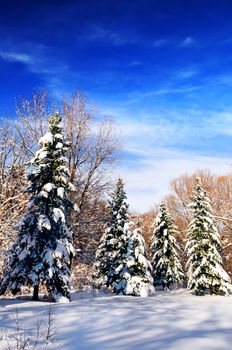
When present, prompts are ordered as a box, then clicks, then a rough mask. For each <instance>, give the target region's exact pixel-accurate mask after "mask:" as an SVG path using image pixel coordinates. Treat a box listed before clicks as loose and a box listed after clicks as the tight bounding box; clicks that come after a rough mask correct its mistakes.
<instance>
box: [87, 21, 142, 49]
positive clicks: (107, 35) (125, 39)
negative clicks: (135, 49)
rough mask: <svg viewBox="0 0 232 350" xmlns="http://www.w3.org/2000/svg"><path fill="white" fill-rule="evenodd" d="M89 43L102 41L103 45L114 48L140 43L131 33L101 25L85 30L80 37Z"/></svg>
mask: <svg viewBox="0 0 232 350" xmlns="http://www.w3.org/2000/svg"><path fill="white" fill-rule="evenodd" d="M80 38H82V39H83V40H85V41H86V40H87V41H92V42H94V41H96V42H99V41H101V42H102V43H103V44H107V45H108V44H111V45H113V46H124V45H128V44H135V43H137V42H138V40H139V39H138V37H137V36H136V35H135V34H134V33H131V32H125V31H120V30H116V29H112V28H109V27H104V26H100V25H91V26H89V27H86V28H85V32H84V33H83V34H82V36H80Z"/></svg>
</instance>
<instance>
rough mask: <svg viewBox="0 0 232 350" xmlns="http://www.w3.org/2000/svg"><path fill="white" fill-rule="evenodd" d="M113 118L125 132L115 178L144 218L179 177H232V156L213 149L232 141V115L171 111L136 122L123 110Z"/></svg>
mask: <svg viewBox="0 0 232 350" xmlns="http://www.w3.org/2000/svg"><path fill="white" fill-rule="evenodd" d="M107 114H111V115H112V116H115V120H116V124H117V125H118V126H119V127H120V129H121V131H122V137H123V150H124V152H125V157H124V160H123V162H122V163H121V165H120V167H119V168H118V169H117V170H116V172H115V176H118V175H121V176H122V177H123V178H124V180H125V182H126V190H127V194H128V200H129V202H130V204H131V208H132V209H134V210H137V211H140V212H144V211H146V210H148V209H149V208H150V207H152V206H153V205H154V204H156V203H159V202H160V201H161V200H162V198H163V197H164V196H165V195H167V194H168V193H169V191H170V188H169V183H170V181H171V180H172V179H173V178H175V177H178V176H181V175H183V174H186V173H188V174H192V173H194V172H195V171H197V170H198V169H205V168H207V169H210V170H211V171H212V172H213V173H216V174H219V175H220V174H227V173H229V172H230V164H231V157H230V155H227V154H224V153H223V150H221V151H220V150H219V149H215V148H214V147H213V146H210V144H211V141H212V140H213V139H214V138H215V137H220V136H223V135H231V136H232V127H231V125H232V113H230V112H229V111H228V112H224V113H216V112H212V111H203V110H202V111H199V110H189V111H186V110H182V111H179V112H177V111H175V112H173V111H170V110H166V111H163V113H162V114H158V113H154V114H151V115H150V114H147V113H144V112H141V113H138V114H137V115H136V118H135V117H134V115H133V114H130V112H129V110H123V108H122V107H121V109H119V110H117V109H115V110H113V109H111V110H108V112H107ZM203 140H204V141H203ZM204 142H206V143H205V144H208V145H209V147H208V149H205V147H204V145H205V144H204ZM196 144H197V146H198V147H195V146H196ZM193 145H195V146H193ZM201 145H202V147H201ZM192 146H193V147H192ZM191 149H195V151H191Z"/></svg>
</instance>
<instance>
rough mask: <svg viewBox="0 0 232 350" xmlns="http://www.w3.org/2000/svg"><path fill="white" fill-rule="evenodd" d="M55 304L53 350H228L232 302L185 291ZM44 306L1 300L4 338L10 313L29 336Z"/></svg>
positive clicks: (10, 322) (79, 298)
mask: <svg viewBox="0 0 232 350" xmlns="http://www.w3.org/2000/svg"><path fill="white" fill-rule="evenodd" d="M72 297H73V298H72V299H73V301H72V302H71V303H69V304H56V305H55V309H54V317H55V322H56V328H57V335H56V340H55V342H53V343H52V344H50V346H49V349H53V350H56V349H57V350H58V349H60V350H61V349H62V350H87V349H88V350H100V349H101V350H103V349H105V350H115V349H117V350H177V349H178V350H196V349H197V350H230V349H231V348H232V345H231V344H232V298H231V297H221V296H202V297H199V296H193V295H190V294H188V293H187V292H186V291H185V290H179V291H172V292H157V293H156V295H155V296H152V297H148V298H140V297H130V296H112V295H110V294H107V295H99V296H93V295H83V294H74V295H73V296H72ZM48 305H49V304H48V303H45V302H31V301H25V300H19V299H13V300H7V299H0V333H1V342H0V349H1V350H3V349H4V348H5V345H4V344H5V343H4V341H3V340H2V335H3V334H4V333H5V331H6V330H8V331H10V332H11V331H12V330H13V329H14V327H15V321H14V320H13V314H14V313H15V310H16V309H18V313H19V318H20V319H21V321H22V324H23V326H24V328H25V329H26V330H28V331H30V330H32V328H33V327H34V328H35V327H36V322H37V319H38V318H39V319H40V320H41V322H42V320H43V322H44V324H45V322H46V320H47V308H48Z"/></svg>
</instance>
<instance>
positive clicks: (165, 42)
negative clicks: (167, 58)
mask: <svg viewBox="0 0 232 350" xmlns="http://www.w3.org/2000/svg"><path fill="white" fill-rule="evenodd" d="M168 45H170V41H169V40H167V39H157V40H154V41H153V45H152V46H153V47H157V48H161V47H166V46H168Z"/></svg>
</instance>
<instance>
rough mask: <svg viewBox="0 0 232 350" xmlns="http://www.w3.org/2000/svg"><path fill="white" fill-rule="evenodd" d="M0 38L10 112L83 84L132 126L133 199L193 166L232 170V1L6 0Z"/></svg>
mask: <svg viewBox="0 0 232 350" xmlns="http://www.w3.org/2000/svg"><path fill="white" fill-rule="evenodd" d="M0 40H1V46H0V76H1V84H0V106H1V107H0V109H1V112H2V113H3V112H4V111H6V110H10V109H11V108H12V105H13V101H14V98H15V97H17V96H18V95H23V96H30V95H31V92H32V91H33V90H34V89H36V88H38V87H44V88H46V89H48V90H49V91H50V92H51V93H52V94H53V95H54V96H56V97H57V98H60V97H61V96H62V95H63V94H67V93H72V92H74V91H75V90H76V89H80V90H81V91H82V92H83V93H84V94H86V95H87V96H88V97H89V99H90V101H94V102H96V104H97V108H98V112H99V114H102V115H104V114H107V115H110V116H112V117H113V118H114V119H115V122H116V124H117V125H118V126H119V127H120V128H121V129H122V136H123V140H124V150H123V159H122V162H121V164H120V165H119V166H118V168H117V169H116V170H115V174H121V175H122V176H124V178H125V181H126V186H127V192H128V198H129V201H130V203H131V207H132V208H134V209H137V210H139V211H144V210H147V209H148V208H149V207H150V206H152V204H153V203H157V202H159V201H160V199H161V198H162V196H163V195H165V194H166V193H168V191H169V188H168V183H169V181H170V179H172V178H174V177H176V176H179V175H181V174H183V173H192V172H193V171H194V170H196V169H197V168H205V167H208V168H210V169H211V170H212V171H213V172H215V173H218V174H223V173H228V172H230V170H231V169H230V163H231V153H232V152H231V150H232V147H231V144H232V143H231V140H232V98H231V97H232V54H231V53H232V3H231V1H229V0H227V1H226V0H220V1H216V0H214V1H213V0H204V1H200V0H195V1H190V0H188V1H186V0H185V1H184V0H169V1H168V0H153V1H152V0H134V1H132V0H131V1H127V0H124V1H123V0H118V1H111V0H108V1H106V0H98V1H90V0H85V1H78V0H77V1H68V0H67V1H49V0H48V1H46V2H45V1H44V2H42V1H30V2H26V1H20V2H16V1H11V2H10V1H8V2H7V1H2V2H1V11H0Z"/></svg>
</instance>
